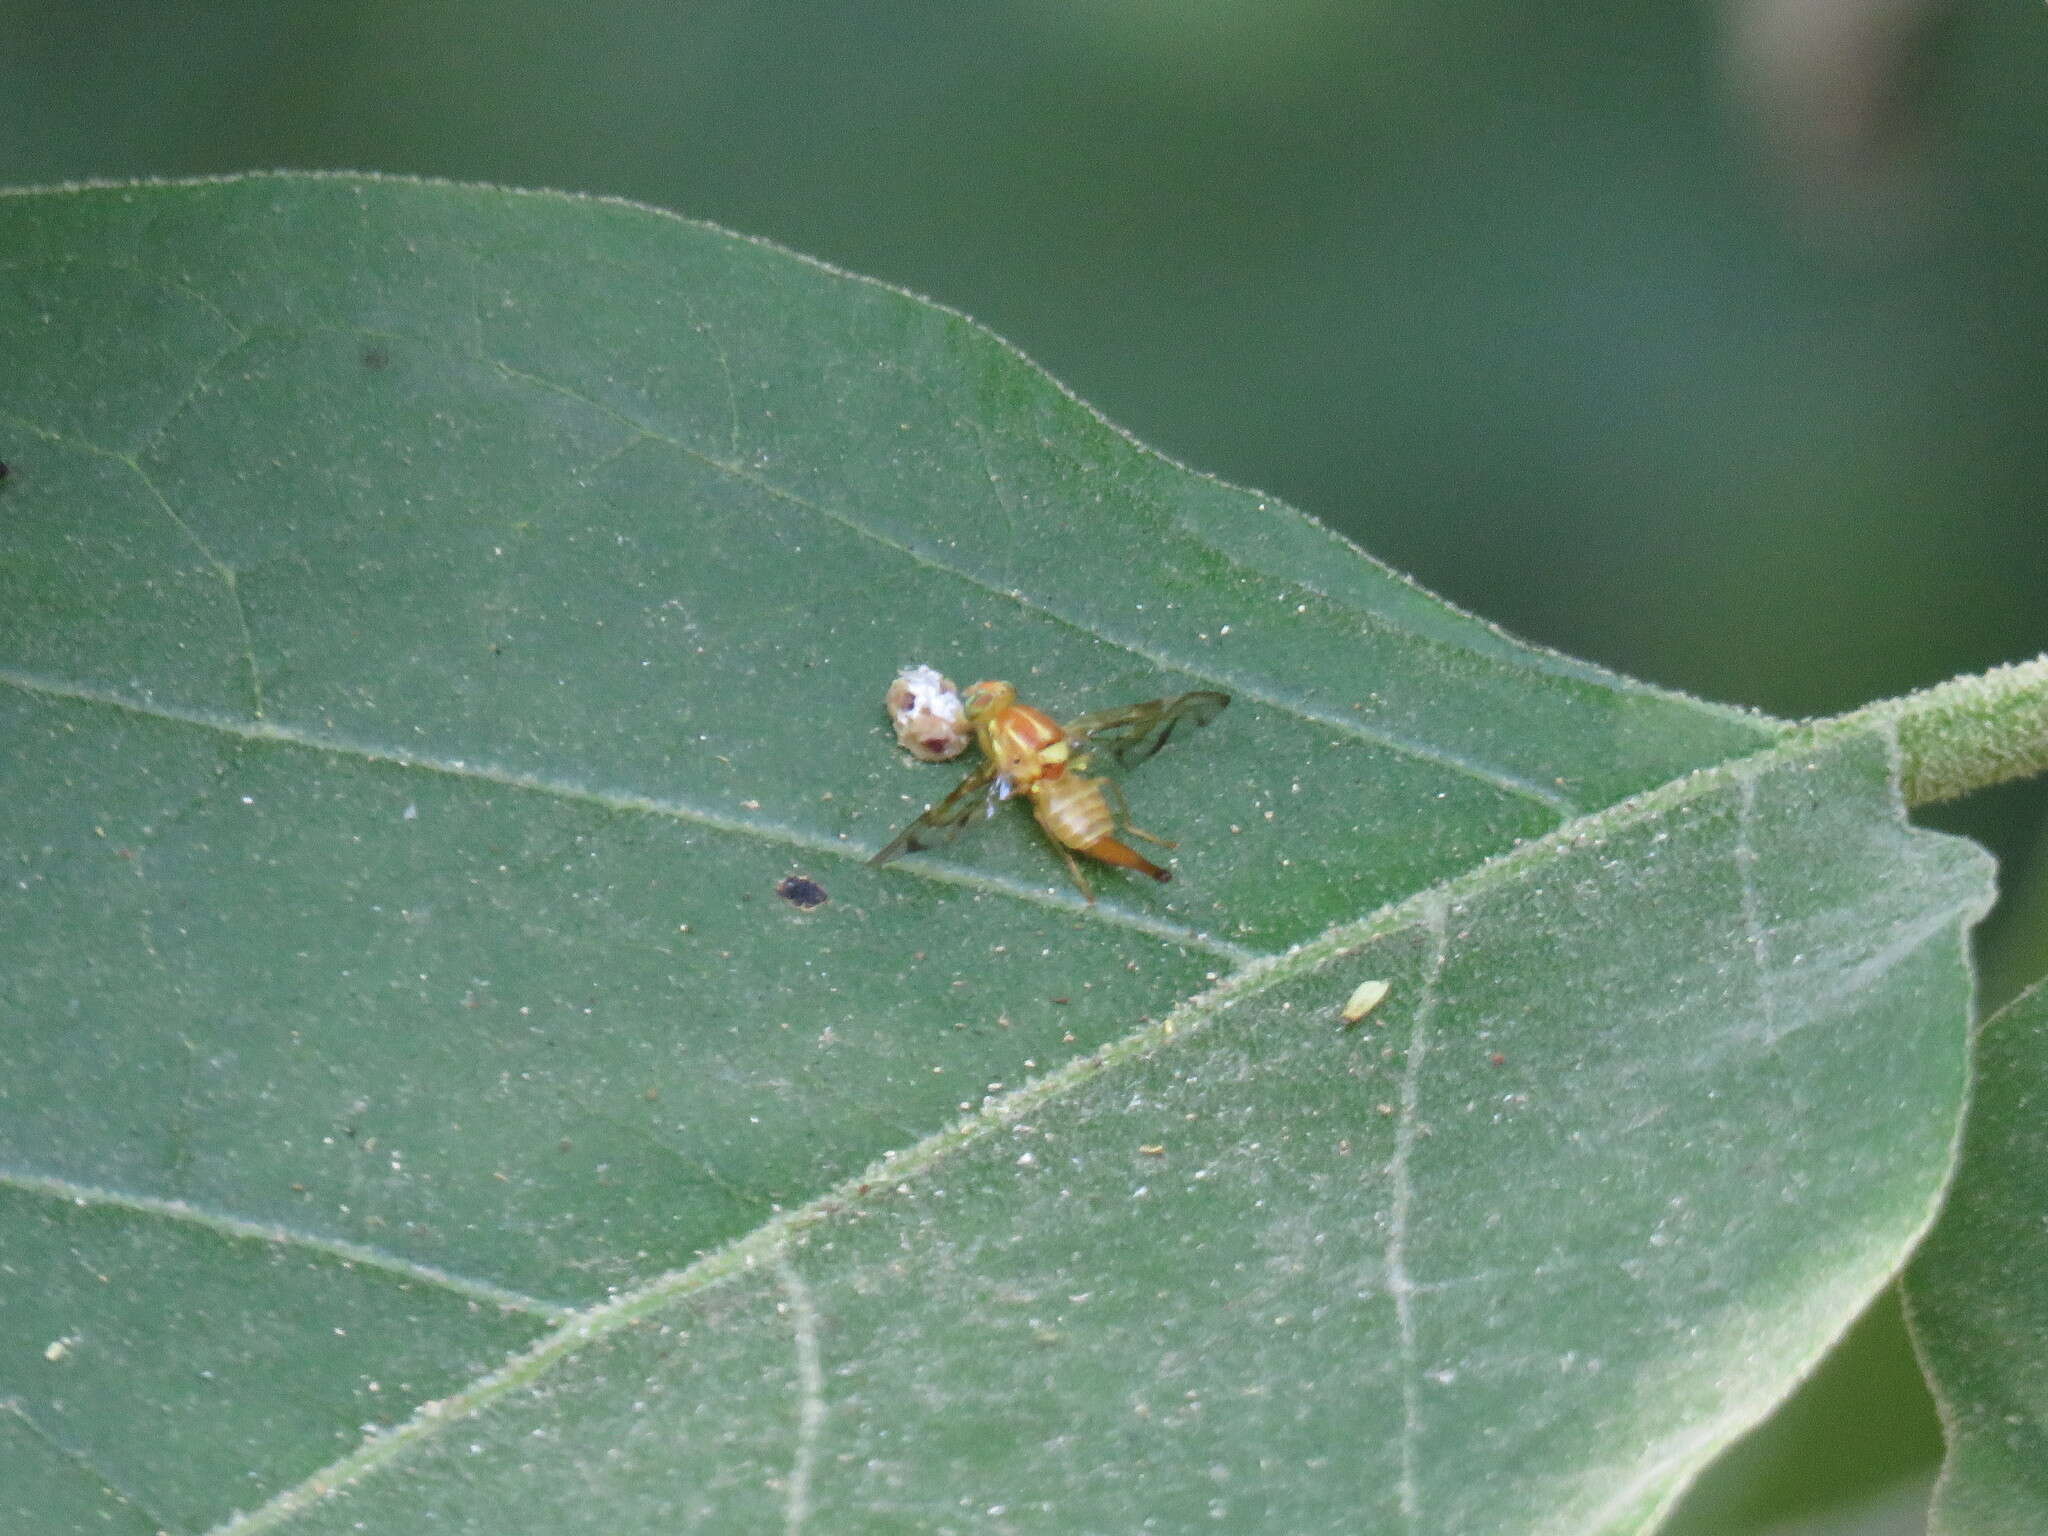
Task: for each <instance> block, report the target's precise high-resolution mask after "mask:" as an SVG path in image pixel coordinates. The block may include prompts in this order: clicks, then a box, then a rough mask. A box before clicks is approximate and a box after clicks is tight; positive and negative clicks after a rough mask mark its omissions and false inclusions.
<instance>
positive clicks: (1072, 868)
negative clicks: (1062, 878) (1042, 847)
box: [1046, 837, 1095, 907]
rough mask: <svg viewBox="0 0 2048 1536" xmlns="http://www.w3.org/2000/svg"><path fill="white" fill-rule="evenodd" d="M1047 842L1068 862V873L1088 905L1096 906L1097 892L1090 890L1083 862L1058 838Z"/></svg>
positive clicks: (1050, 838) (1048, 839)
mask: <svg viewBox="0 0 2048 1536" xmlns="http://www.w3.org/2000/svg"><path fill="white" fill-rule="evenodd" d="M1046 841H1047V842H1049V843H1051V844H1052V845H1053V847H1055V848H1057V849H1059V851H1060V857H1061V858H1063V859H1065V860H1066V861H1067V873H1068V874H1070V875H1072V876H1073V877H1074V884H1076V885H1078V886H1079V887H1080V888H1081V895H1082V897H1083V898H1084V899H1085V900H1086V901H1087V903H1088V905H1089V906H1091V907H1092V906H1094V905H1095V892H1094V891H1093V890H1091V889H1090V888H1089V885H1088V877H1087V876H1086V875H1084V874H1082V873H1081V861H1080V860H1079V859H1077V858H1075V857H1074V854H1073V850H1072V849H1070V848H1068V847H1067V845H1066V844H1065V843H1063V842H1061V841H1060V840H1059V839H1058V838H1056V837H1049V838H1047V839H1046Z"/></svg>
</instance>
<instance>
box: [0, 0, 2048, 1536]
mask: <svg viewBox="0 0 2048 1536" xmlns="http://www.w3.org/2000/svg"><path fill="white" fill-rule="evenodd" d="M0 22H4V26H0V39H4V43H0V183H4V184H12V185H24V184H33V183H49V182H56V181H63V180H72V179H79V178H88V177H129V176H173V175H184V174H192V173H201V172H218V171H231V170H244V169H264V168H276V167H292V168H315V167H336V168H348V169H360V170H381V171H394V172H413V173H419V174H426V175H435V176H446V177H455V178H461V179H474V180H488V181H497V182H504V183H509V184H515V185H523V186H552V187H561V188H566V189H571V190H577V191H588V192H599V193H615V194H619V195H623V196H626V197H631V198H635V199H639V200H642V201H645V202H649V203H654V204H658V205H660V206H662V207H665V208H671V209H675V210H678V211H680V212H684V213H688V214H693V215H696V216H699V217H703V218H707V219H711V220H713V221H715V222H717V223H720V224H723V225H726V226H728V227H730V228H733V229H736V230H740V231H744V232H746V233H750V234H758V235H765V236H768V237H771V238H773V239H775V240H777V241H780V242H783V243H785V244H787V245H790V246H793V247H795V248H797V249H799V250H802V251H806V252H809V253H811V254H813V255H816V256H820V257H823V258H825V259H827V260H829V261H832V262H834V263H836V264H839V265H841V266H844V267H848V268H851V269H854V270H856V271H860V272H865V273H869V274H872V275H874V276H878V277H882V278H886V279H889V280H892V281H894V282H897V283H900V284H902V285H904V286H906V287H909V288H911V289H914V290H916V291H918V292H921V293H925V294H928V295H930V296H932V297H934V298H937V299H940V300H943V301H944V302H946V303H948V304H951V305H953V306H955V307H957V308H960V309H963V310H965V311H967V312H968V313H969V314H971V315H973V316H975V317H976V318H977V319H980V320H982V321H984V322H986V323H987V324H989V325H990V326H992V327H993V328H994V329H996V330H997V331H999V332H1001V333H1002V334H1004V335H1005V336H1008V337H1009V338H1010V339H1011V340H1013V341H1015V342H1017V343H1018V344H1019V345H1021V346H1022V347H1023V348H1024V349H1025V350H1026V351H1027V352H1029V353H1031V354H1032V355H1033V356H1034V357H1036V358H1037V359H1038V360H1039V361H1040V362H1042V363H1043V364H1045V366H1046V367H1048V368H1049V369H1050V370H1051V371H1052V372H1053V373H1054V374H1056V375H1057V376H1059V377H1060V378H1061V379H1063V380H1064V381H1066V383H1067V384H1069V385H1070V386H1071V387H1072V388H1073V389H1074V390H1075V391H1076V392H1078V393H1079V394H1080V395H1082V396H1083V397H1084V398H1086V399H1088V400H1090V401H1092V402H1094V403H1095V404H1096V405H1097V406H1099V407H1100V408H1101V409H1102V410H1103V411H1105V412H1106V413H1107V414H1108V415H1109V416H1110V417H1112V418H1113V419H1114V420H1116V421H1118V422H1120V423H1122V424H1123V425H1124V426H1126V427H1128V428H1130V429H1131V430H1132V431H1133V432H1134V433H1136V434H1137V435H1138V436H1139V437H1140V438H1142V439H1144V440H1145V441H1147V442H1149V443H1151V444H1153V445H1154V446H1156V447H1158V448H1160V449H1162V450H1164V451H1166V452H1167V453H1169V454H1172V455H1173V456H1175V457H1176V458H1179V459H1181V460H1183V461H1185V462H1187V463H1190V464H1192V465H1195V466H1196V467H1199V468H1203V469H1208V470H1212V471H1214V472H1216V473H1218V474H1220V475H1222V476H1224V477H1225V478H1227V479H1230V480H1234V481H1238V482H1241V483H1245V484H1250V485H1254V486H1257V487H1259V488H1261V489H1264V490H1268V491H1271V492H1273V493H1275V494H1277V495H1279V496H1282V497H1284V498H1285V499H1287V500H1288V501H1291V502H1293V503H1295V504H1296V505H1298V506H1300V507H1303V508H1305V509H1306V510H1308V511H1310V512H1312V513H1314V514H1315V515H1316V516H1318V517H1320V518H1322V519H1323V520H1324V521H1326V522H1328V523H1331V524H1333V525H1334V526H1336V527H1338V528H1340V529H1342V530H1343V531H1344V532H1345V533H1347V534H1349V535H1350V536H1351V537H1352V538H1354V539H1356V540H1357V541H1358V542H1359V543H1360V544H1362V545H1364V546H1365V547H1366V548H1368V549H1370V550H1371V551H1372V552H1373V553H1374V554H1376V555H1378V556H1380V557H1381V558H1382V559H1385V560H1387V561H1389V562H1390V563H1392V564H1393V565H1395V566H1397V567H1399V568H1400V569H1403V570H1405V571H1408V572H1410V573H1412V574H1414V575H1415V576H1416V577H1418V578H1419V579H1420V580H1421V581H1423V582H1424V583H1425V584H1426V585H1428V586H1430V587H1432V588H1434V589H1435V590H1436V591H1438V592H1441V593H1443V594H1444V595H1446V596H1448V597H1450V598H1451V599H1453V600H1454V601H1456V602H1458V603H1460V604H1461V605H1463V606H1465V607H1467V608H1470V609H1473V610H1475V611H1476V612H1478V613H1481V614H1483V615H1485V616H1487V617H1489V618H1491V619H1494V620H1495V621H1497V622H1499V623H1501V624H1503V625H1504V626H1506V627H1507V628H1509V629H1512V630H1514V631H1516V632H1517V633H1520V634H1522V635H1525V636H1528V637H1530V638H1533V639H1536V640H1540V641H1543V642H1545V643H1547V644H1550V645H1553V646H1556V647H1558V648H1559V649H1562V650H1565V651H1569V652H1572V653H1574V654H1577V655H1581V656H1586V657H1590V658H1592V659H1594V660H1596V661H1600V662H1603V663H1605V664H1607V665H1609V666H1613V667H1616V668H1619V669H1620V670H1622V671H1625V672H1629V673H1633V674H1635V675H1637V676H1639V677H1644V678H1648V679H1650V680H1652V681H1655V682H1659V683H1665V684H1669V685H1672V686H1676V687H1681V688H1685V689H1688V690H1691V691H1694V692H1698V693H1702V694H1707V695H1711V696H1713V697H1715V698H1719V699H1724V700H1730V701H1734V702H1739V703H1746V704H1752V705H1756V706H1758V707H1760V708H1763V709H1767V710H1770V711H1773V712H1776V713H1780V714H1789V715H1799V714H1810V713H1826V712H1832V711H1835V710H1839V709H1844V708H1848V707H1852V706H1854V705H1856V704H1859V703H1862V702H1865V701H1866V700H1869V699H1871V698H1874V697H1878V696H1881V695H1884V694H1888V693H1895V692H1900V691H1903V690H1905V689H1907V688H1911V687H1914V686H1917V685H1919V684H1923V683H1928V682H1933V681H1936V680H1938V679H1940V678H1942V677H1945V676H1947V675H1949V674H1951V673H1954V672H1958V671H1965V670H1974V669H1977V668H1981V667H1983V666H1986V665H1989V664H1991V663H1994V662H1997V661H2002V660H2010V659H2017V658H2019V657H2021V656H2026V655H2031V654H2033V653H2035V652H2037V651H2040V650H2041V649H2043V647H2044V646H2048V602H2044V599H2043V594H2044V592H2048V505H2044V497H2043V493H2042V486H2043V484H2044V481H2048V474H2044V472H2048V433H2044V432H2043V431H2042V430H2041V428H2040V422H2041V418H2042V416H2043V412H2044V408H2048V282H2044V281H2043V273H2044V260H2043V252H2044V251H2048V111H2044V107H2048V11H2044V10H2043V8H2042V7H2041V6H2040V5H2038V4H2032V3H2027V4H2005V5H1990V4H1983V3H1977V4H1966V5H1961V6H1955V7H1938V6H1932V5H1927V4H1924V3H1921V0H1739V3H1737V0H1730V3H1728V4H1725V5H1723V6H1719V7H1715V6H1702V5H1678V6H1674V5H1671V4H1668V3H1656V0H1634V3H1614V0H1609V3H1600V0H1593V3H1588V4H1583V5H1579V6H1575V7H1556V6H1539V5H1537V4H1535V3H1532V0H1467V3H1465V4H1462V5H1445V4H1442V3H1440V0H1433V3H1428V4H1424V3H1419V0H1388V3H1385V4H1380V5H1369V4H1357V3H1348V0H1038V3H1021V0H971V3H952V4H935V3H930V0H830V3H822V0H820V3H794V0H752V3H740V0H696V3H691V0H682V3H670V4H656V3H652V0H637V3H618V4H599V5H588V6H582V7H562V6H559V5H541V4H536V3H533V0H494V3H491V4H488V5H487V4H482V3H477V0H409V3H391V0H356V3H350V0H319V3H305V0H296V3H293V0H287V3H278V0H265V3H260V4H259V3H253V0H238V3H224V4H212V5H199V4H190V3H174V0H149V3H143V0H125V3H117V0H110V3H102V4H97V5H89V6H79V5H75V4H62V5H60V4H55V3H42V0H0ZM2044 813H2048V794H2044V791H2043V789H2042V787H2041V786H2037V785H2036V786H2022V787H2019V788H2015V789H2010V790H2005V791H2000V792H1997V793H1993V794H1988V795H1984V796H1980V797H1977V798H1976V799H1975V800H1973V801H1972V802H1970V803H1969V804H1967V805H1964V806H1960V807H1955V808H1952V809H1948V810H1945V811H1943V812H1942V813H1940V814H1939V815H1937V816H1933V817H1930V818H1928V819H1929V820H1931V821H1935V822H1936V823H1937V824H1940V825H1944V826H1948V827H1951V828H1955V829H1958V830H1965V831H1968V832H1970V833H1972V834H1973V835H1976V836H1979V837H1981V838H1983V839H1984V840H1985V841H1987V842H1989V843H1990V844H1991V845H1992V846H1993V847H1994V849H1995V851H1997V852H1998V853H1999V855H2000V857H2001V858H2002V860H2003V861H2004V862H2005V866H2006V870H2007V877H2006V879H2007V889H2008V893H2009V894H2008V898H2007V901H2006V903H2005V904H2004V906H2002V908H2001V910H2000V912H1999V913H1998V914H1997V915H1996V916H1995V917H1994V919H1993V922H1992V924H1991V925H1990V927H1989V929H1988V930H1987V936H1986V947H1985V952H1984V953H1985V987H1986V992H1987V995H1988V997H1989V998H1990V1000H1992V1001H1996V1000H1998V999H2000V998H2002V997H2003V996H2004V995H2006V994H2007V993H2009V992H2010V991H2011V990H2012V989H2013V988H2014V987H2015V986H2016V985H2017V984H2019V983H2022V982H2024V981H2025V980H2027V979H2030V978H2031V977H2033V976H2036V975H2039V974H2040V973H2041V972H2042V971H2043V970H2048V857H2044V854H2048V814H2044ZM1938 1451H1939V1434H1938V1430H1937V1429H1936V1427H1935V1424H1934V1420H1933V1415H1932V1410H1931V1406H1930V1404H1929V1403H1928V1401H1927V1399H1926V1396H1925V1394H1924V1392H1922V1391H1921V1390H1920V1389H1919V1387H1918V1377H1917V1374H1916V1372H1915V1370H1914V1368H1913V1365H1912V1362H1911V1360H1910V1357H1909V1355H1908V1354H1907V1352H1906V1346H1905V1343H1904V1338H1903V1332H1902V1330H1901V1328H1900V1325H1899V1323H1898V1319H1897V1316H1896V1310H1895V1309H1894V1308H1891V1307H1890V1306H1889V1305H1886V1306H1881V1307H1880V1308H1879V1309H1878V1310H1877V1311H1876V1312H1875V1313H1874V1314H1873V1316H1872V1317H1871V1318H1870V1319H1869V1320H1867V1321H1866V1323H1865V1325H1864V1326H1863V1327H1862V1328H1860V1329H1859V1330H1858V1332H1857V1334H1856V1335H1855V1337H1854V1338H1853V1339H1852V1340H1851V1341H1850V1344H1849V1346H1848V1347H1847V1348H1845V1349H1844V1350H1843V1351H1842V1352H1841V1355H1840V1356H1839V1357H1838V1359H1837V1360H1836V1361H1835V1362H1834V1363H1833V1364H1832V1365H1831V1366H1830V1367H1829V1368H1828V1370H1826V1371H1825V1372H1824V1373H1823V1374H1822V1376H1821V1377H1820V1378H1819V1379H1818V1380H1817V1381H1816V1382H1815V1383H1814V1384H1813V1385H1812V1386H1811V1387H1810V1388H1809V1389H1808V1390H1807V1392H1806V1393H1805V1394H1803V1395H1802V1397H1801V1398H1800V1399H1798V1400H1796V1401H1795V1402H1794V1403H1793V1404H1791V1405H1790V1406H1789V1407H1788V1408H1787V1410H1786V1411H1785V1412H1784V1413H1782V1414H1781V1415H1780V1416H1779V1418H1778V1419H1777V1420H1776V1421H1775V1422H1774V1423H1773V1424H1771V1425H1770V1426H1767V1427H1766V1428H1765V1429H1764V1430H1763V1431H1762V1432H1760V1433H1759V1434H1758V1435H1757V1436H1756V1437H1754V1438H1753V1440H1752V1441H1751V1442H1750V1443H1749V1444H1748V1445H1746V1446H1745V1447H1744V1448H1742V1450H1741V1451H1740V1452H1739V1453H1738V1454H1737V1455H1736V1456H1735V1457H1734V1458H1732V1459H1731V1461H1730V1463H1729V1464H1728V1465H1727V1466H1725V1467H1723V1468H1721V1469H1719V1470H1717V1472H1716V1473H1715V1474H1713V1476H1712V1477H1710V1478H1709V1479H1708V1481H1707V1482H1706V1483H1705V1484H1704V1485H1703V1486H1702V1487H1701V1488H1700V1489H1699V1490H1697V1492H1696V1494H1695V1497H1694V1499H1693V1501H1692V1504H1691V1506H1690V1507H1689V1509H1688V1511H1687V1514H1686V1517H1685V1521H1684V1523H1683V1526H1682V1528H1683V1529H1684V1530H1685V1531H1686V1532H1688V1533H1689V1536H1709V1533H1741V1532H1756V1531H1765V1530H1769V1531H1773V1532H1778V1533H1784V1536H1790V1533H1792V1532H1800V1533H1806V1536H1820V1533H1821V1532H1824V1531H1825V1532H1840V1533H1847V1532H1851V1531H1855V1532H1858V1533H1876V1532H1906V1531H1913V1530H1917V1529H1919V1528H1920V1524H1921V1522H1920V1517H1919V1513H1918V1511H1919V1509H1920V1508H1921V1507H1922V1503H1923V1501H1922V1499H1921V1497H1920V1495H1919V1493H1918V1491H1917V1486H1916V1485H1924V1482H1925V1479H1926V1478H1927V1477H1928V1476H1929V1475H1931V1471H1932V1466H1933V1461H1934V1458H1935V1457H1936V1456H1937V1455H1938Z"/></svg>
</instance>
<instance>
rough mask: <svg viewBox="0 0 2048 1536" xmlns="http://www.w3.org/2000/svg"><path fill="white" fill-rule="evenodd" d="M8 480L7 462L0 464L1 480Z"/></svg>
mask: <svg viewBox="0 0 2048 1536" xmlns="http://www.w3.org/2000/svg"><path fill="white" fill-rule="evenodd" d="M6 478H7V465H6V464H5V462H0V480H5V479H6Z"/></svg>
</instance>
